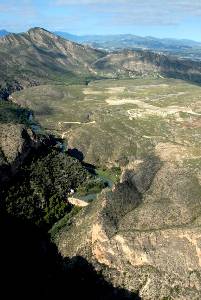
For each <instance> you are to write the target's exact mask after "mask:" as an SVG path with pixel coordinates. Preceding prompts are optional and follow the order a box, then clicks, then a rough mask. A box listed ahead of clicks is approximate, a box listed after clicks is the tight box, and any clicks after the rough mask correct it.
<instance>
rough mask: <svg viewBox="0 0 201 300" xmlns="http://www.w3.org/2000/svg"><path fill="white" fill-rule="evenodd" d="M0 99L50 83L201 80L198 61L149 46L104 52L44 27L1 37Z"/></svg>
mask: <svg viewBox="0 0 201 300" xmlns="http://www.w3.org/2000/svg"><path fill="white" fill-rule="evenodd" d="M0 58H1V60H0V67H1V68H0V85H1V88H0V90H1V97H3V98H6V97H8V95H9V94H10V93H11V92H13V91H15V90H19V89H22V88H23V87H28V86H33V85H40V84H45V83H50V82H57V83H58V84H59V83H66V84H69V83H79V82H80V83H84V82H85V83H87V82H89V81H90V80H91V79H97V78H99V79H100V78H116V79H117V78H136V77H143V78H146V77H155V78H156V77H161V76H162V77H163V76H164V77H173V78H178V79H186V80H190V81H193V82H201V72H200V70H201V63H200V62H194V61H192V60H190V59H185V60H184V59H180V58H178V57H177V56H171V55H169V54H164V53H158V52H153V51H150V50H142V49H136V50H122V51H113V52H109V53H108V52H106V51H103V50H97V49H95V48H92V47H90V46H88V45H81V44H78V43H75V42H71V41H69V40H66V39H64V38H62V37H60V36H58V35H55V34H53V33H51V32H49V31H47V30H45V29H42V28H33V29H30V30H29V31H28V32H26V33H21V34H9V35H6V36H4V37H2V38H1V39H0Z"/></svg>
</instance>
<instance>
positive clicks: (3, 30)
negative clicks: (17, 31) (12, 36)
mask: <svg viewBox="0 0 201 300" xmlns="http://www.w3.org/2000/svg"><path fill="white" fill-rule="evenodd" d="M9 33H10V32H8V31H7V30H5V29H1V30H0V37H2V36H6V35H8V34H9Z"/></svg>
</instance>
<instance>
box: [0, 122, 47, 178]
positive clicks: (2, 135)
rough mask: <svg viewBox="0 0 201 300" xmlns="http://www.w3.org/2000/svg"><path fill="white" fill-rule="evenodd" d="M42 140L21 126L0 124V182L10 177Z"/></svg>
mask: <svg viewBox="0 0 201 300" xmlns="http://www.w3.org/2000/svg"><path fill="white" fill-rule="evenodd" d="M41 143H42V140H40V139H39V138H37V137H36V136H35V134H34V133H33V132H32V130H31V129H28V128H26V126H24V125H22V124H12V123H8V124H0V178H1V180H0V182H4V181H5V180H7V179H9V177H10V176H12V175H13V174H14V173H15V172H16V170H17V168H18V167H19V166H20V165H21V164H22V163H23V161H24V159H25V158H26V157H27V156H28V154H29V153H30V151H31V150H32V149H36V148H38V146H39V145H41Z"/></svg>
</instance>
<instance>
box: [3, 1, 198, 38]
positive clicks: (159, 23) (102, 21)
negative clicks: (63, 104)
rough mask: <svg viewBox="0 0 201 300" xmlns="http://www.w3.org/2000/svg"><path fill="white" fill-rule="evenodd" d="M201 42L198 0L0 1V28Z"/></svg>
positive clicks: (12, 30)
mask: <svg viewBox="0 0 201 300" xmlns="http://www.w3.org/2000/svg"><path fill="white" fill-rule="evenodd" d="M32 27H42V28H45V29H47V30H50V31H64V32H69V33H72V34H78V35H85V34H124V33H130V34H135V35H140V36H155V37H159V38H167V37H172V38H182V39H183V38H186V39H193V40H197V41H201V0H15V1H14V0H0V29H6V30H8V31H10V32H23V31H27V30H28V29H30V28H32Z"/></svg>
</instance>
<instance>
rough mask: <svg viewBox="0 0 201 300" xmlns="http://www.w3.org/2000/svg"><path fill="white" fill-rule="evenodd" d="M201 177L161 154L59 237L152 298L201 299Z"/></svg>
mask: <svg viewBox="0 0 201 300" xmlns="http://www.w3.org/2000/svg"><path fill="white" fill-rule="evenodd" d="M200 175H201V174H200V170H197V172H195V171H193V169H192V170H190V169H189V168H188V167H184V166H183V165H182V166H181V164H179V163H177V162H175V161H172V160H164V159H162V158H157V157H150V158H148V159H146V160H144V161H135V162H133V163H132V164H131V165H130V166H129V168H127V169H125V171H124V173H123V175H122V181H121V183H120V184H118V185H117V186H116V187H115V188H114V190H113V191H112V192H109V191H108V192H106V193H103V194H102V195H101V196H100V197H99V199H98V200H97V201H96V202H94V203H92V204H91V205H90V206H88V207H87V208H84V209H83V210H82V211H81V212H80V213H79V215H77V217H76V218H74V219H73V220H71V222H69V224H66V226H65V227H64V228H63V229H62V230H61V231H60V232H59V233H58V234H57V236H56V238H55V239H56V241H57V244H58V248H59V250H60V253H61V254H62V255H63V257H73V256H77V255H80V256H82V257H84V258H85V259H87V260H88V261H90V262H91V263H92V264H93V265H94V267H95V268H96V270H98V271H101V272H102V274H104V277H105V278H106V280H108V281H109V282H112V283H113V284H114V286H116V287H124V288H125V289H127V290H129V291H139V294H140V296H141V297H142V299H144V300H151V299H152V300H154V299H185V300H187V299H189V300H190V299H200V297H201V233H200V225H201V218H200V216H201V211H200V207H201V185H200V183H201V182H200V178H201V177H200Z"/></svg>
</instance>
